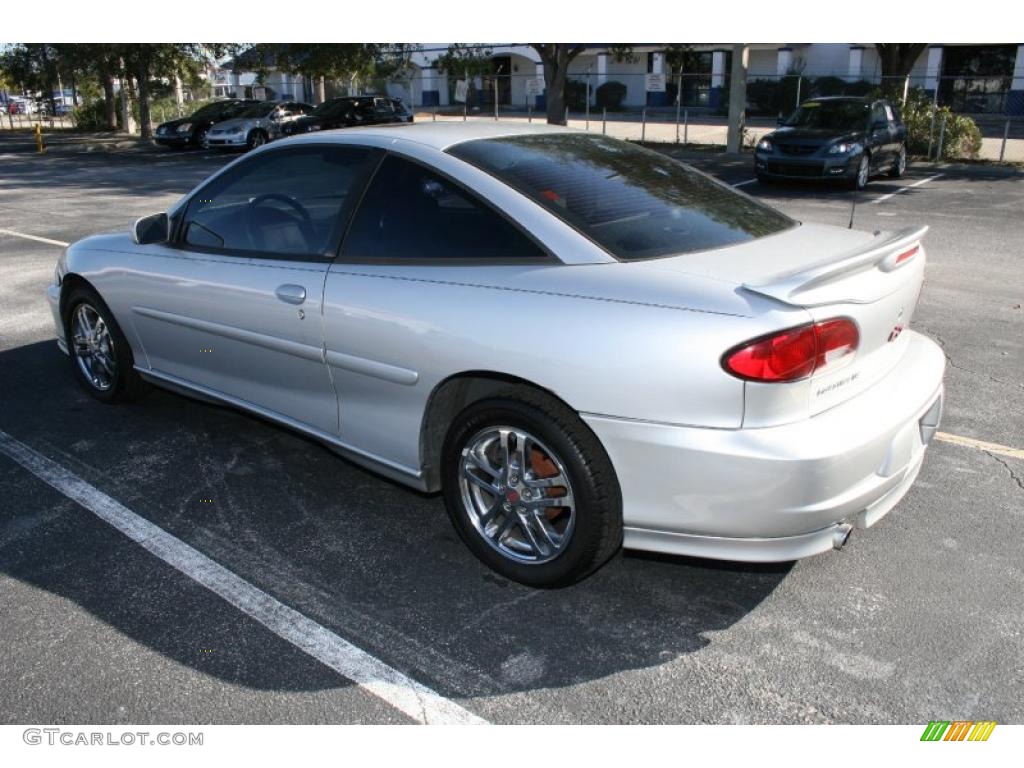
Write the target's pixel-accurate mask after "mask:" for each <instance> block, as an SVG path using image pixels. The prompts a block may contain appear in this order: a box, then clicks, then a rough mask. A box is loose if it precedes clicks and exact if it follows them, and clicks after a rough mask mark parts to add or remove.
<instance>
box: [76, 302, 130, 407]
mask: <svg viewBox="0 0 1024 768" xmlns="http://www.w3.org/2000/svg"><path fill="white" fill-rule="evenodd" d="M65 307H66V310H65V312H64V338H65V339H66V340H67V346H68V356H69V357H70V358H71V366H72V369H73V370H74V373H75V378H76V379H77V380H78V383H79V385H81V387H82V389H84V390H85V391H86V392H88V393H89V394H90V395H92V396H93V397H94V398H96V399H97V400H99V401H100V402H103V403H108V404H109V403H116V402H120V401H123V400H131V399H134V398H136V397H138V396H139V395H141V394H143V393H144V392H145V391H146V386H145V383H144V382H143V381H142V379H141V378H140V377H139V375H138V373H136V372H135V361H134V358H133V356H132V350H131V347H129V346H128V340H127V339H126V338H125V336H124V333H122V332H121V328H120V326H118V324H117V321H116V320H114V317H113V315H112V314H111V313H110V310H109V309H108V308H107V305H106V304H104V303H103V300H102V299H101V298H100V297H99V295H98V294H97V293H96V292H95V291H94V290H92V289H91V288H87V287H85V286H82V287H79V288H75V289H73V290H72V292H71V294H70V295H69V296H68V298H67V301H66V302H65Z"/></svg>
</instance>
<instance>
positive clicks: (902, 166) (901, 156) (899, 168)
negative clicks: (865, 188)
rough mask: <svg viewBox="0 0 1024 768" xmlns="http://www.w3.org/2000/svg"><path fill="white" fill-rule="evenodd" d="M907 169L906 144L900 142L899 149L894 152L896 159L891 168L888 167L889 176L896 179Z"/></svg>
mask: <svg viewBox="0 0 1024 768" xmlns="http://www.w3.org/2000/svg"><path fill="white" fill-rule="evenodd" d="M906 170H907V145H906V144H900V151H899V152H897V153H896V160H894V161H893V164H892V168H890V169H889V176H890V177H891V178H893V179H898V178H900V177H901V176H903V174H904V173H905V172H906Z"/></svg>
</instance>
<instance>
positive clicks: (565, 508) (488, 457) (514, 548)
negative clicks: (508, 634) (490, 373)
mask: <svg viewBox="0 0 1024 768" xmlns="http://www.w3.org/2000/svg"><path fill="white" fill-rule="evenodd" d="M459 488H460V490H461V496H462V505H463V508H464V511H465V513H466V515H468V517H469V520H470V522H471V523H472V524H473V528H474V529H476V531H477V533H478V534H480V536H481V537H482V538H483V540H484V541H486V542H487V544H488V545H489V546H490V547H492V548H493V549H495V550H497V551H498V552H499V553H500V554H502V555H503V556H505V557H507V558H509V559H510V560H514V561H516V562H518V563H526V564H533V565H536V564H540V563H546V562H549V561H551V560H554V559H555V558H556V557H558V555H560V554H561V553H562V552H563V551H564V550H565V548H566V547H567V546H568V544H569V541H570V539H571V538H572V532H573V528H574V527H575V524H576V502H575V500H574V497H573V492H572V485H571V484H570V483H569V475H568V473H567V472H566V470H565V465H564V464H563V463H562V460H561V459H560V458H559V457H558V456H557V455H556V454H555V453H554V451H552V450H551V449H550V448H548V447H547V446H546V445H544V444H543V443H542V442H540V440H538V439H537V438H535V437H534V436H533V435H531V434H530V433H528V432H526V431H524V430H522V429H518V428H516V427H507V426H499V427H488V428H487V429H485V430H482V431H480V432H478V433H477V434H476V435H474V436H473V438H472V439H471V440H469V442H468V443H467V444H466V446H465V447H464V448H463V449H462V460H461V466H460V469H459Z"/></svg>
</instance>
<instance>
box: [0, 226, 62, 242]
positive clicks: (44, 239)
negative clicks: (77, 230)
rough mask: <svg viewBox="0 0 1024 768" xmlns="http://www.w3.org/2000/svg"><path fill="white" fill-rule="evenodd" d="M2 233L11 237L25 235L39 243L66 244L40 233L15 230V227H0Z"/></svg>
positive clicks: (24, 236)
mask: <svg viewBox="0 0 1024 768" xmlns="http://www.w3.org/2000/svg"><path fill="white" fill-rule="evenodd" d="M0 235H10V236H11V237H23V238H25V239H26V240H35V241H36V242H39V243H47V244H49V245H60V246H66V245H67V243H65V242H64V241H62V240H51V239H50V238H48V237H39V236H38V235H26V234H25V233H24V232H15V231H14V230H13V229H0Z"/></svg>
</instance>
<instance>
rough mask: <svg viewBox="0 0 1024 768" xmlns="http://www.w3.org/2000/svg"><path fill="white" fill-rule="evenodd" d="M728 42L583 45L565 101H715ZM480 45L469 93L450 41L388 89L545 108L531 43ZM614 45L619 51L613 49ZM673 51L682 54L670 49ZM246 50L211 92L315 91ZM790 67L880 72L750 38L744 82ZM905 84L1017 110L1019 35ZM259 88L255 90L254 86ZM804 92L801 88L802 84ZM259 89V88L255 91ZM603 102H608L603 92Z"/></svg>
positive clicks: (952, 57)
mask: <svg viewBox="0 0 1024 768" xmlns="http://www.w3.org/2000/svg"><path fill="white" fill-rule="evenodd" d="M733 45H734V44H733V43H703V44H688V49H687V51H686V53H685V54H683V55H682V56H681V58H682V59H683V61H682V67H681V71H680V67H679V65H678V62H676V66H672V65H671V64H670V61H672V58H671V57H670V56H668V55H666V46H665V45H663V44H659V45H654V44H633V45H631V46H629V48H628V55H626V56H623V55H621V54H622V52H623V48H624V46H621V45H620V46H618V47H617V48H613V47H612V46H611V45H587V46H586V48H585V50H584V51H583V53H581V54H580V55H579V56H577V57H576V58H575V59H574V60H573V61H572V63H571V65H570V68H569V76H568V83H569V85H568V87H567V91H568V93H567V97H568V98H567V101H568V102H569V104H570V106H571V107H572V108H573V109H574V110H575V109H581V108H583V106H585V105H586V103H588V98H589V104H590V106H591V107H592V108H599V107H600V106H602V103H603V102H602V99H601V98H599V93H598V89H599V88H601V86H602V85H604V84H606V83H612V82H614V83H619V84H621V85H620V86H619V89H620V90H622V91H624V98H622V100H621V106H622V107H624V108H633V109H636V108H639V107H643V106H650V107H659V106H669V105H673V104H675V103H676V98H677V93H679V92H680V91H681V93H682V98H681V99H680V102H681V104H682V105H683V106H685V107H687V108H698V109H699V108H708V109H719V108H721V107H723V106H724V103H723V100H724V94H725V89H726V88H727V85H728V82H729V72H730V68H731V59H732V50H733ZM479 46H480V47H479V50H480V51H481V53H483V54H486V56H487V58H489V59H490V61H491V66H490V70H491V71H490V73H488V74H486V75H483V76H479V77H475V78H472V79H471V80H472V82H471V86H470V87H469V88H468V89H467V90H468V94H467V95H463V98H462V99H461V100H460V99H458V98H456V97H457V96H459V95H462V94H461V93H457V90H458V87H459V86H458V83H459V81H460V80H464V75H461V74H460V73H456V72H443V71H441V70H440V69H439V68H438V59H439V58H440V57H442V56H443V55H444V54H445V53H446V52H447V50H448V44H447V43H423V44H421V46H420V50H418V51H417V52H415V53H414V54H413V56H412V65H413V66H412V68H411V70H410V71H408V72H407V73H405V74H404V75H401V76H397V77H395V78H393V79H392V81H391V82H389V83H388V84H387V86H386V87H387V91H388V94H389V95H391V96H394V97H398V98H402V99H403V100H404V101H405V102H406V103H408V104H411V105H413V106H415V107H426V108H430V107H442V108H443V107H448V108H452V107H461V106H463V104H464V103H465V100H466V99H467V98H468V101H469V104H468V105H467V107H466V108H468V109H479V110H489V109H493V106H494V103H495V101H497V103H498V105H499V106H501V107H503V108H505V109H506V110H507V109H513V110H528V109H532V110H543V109H544V107H545V96H544V69H543V65H542V64H541V59H540V55H539V54H538V53H537V51H535V50H534V49H533V48H532V47H530V46H529V45H522V44H499V43H494V44H491V43H486V44H484V43H481V44H479ZM616 52H618V53H619V55H616ZM676 58H677V59H678V58H680V57H676ZM253 63H254V57H253V56H251V55H250V56H248V57H247V55H246V54H245V53H243V54H242V55H240V56H239V57H238V58H237V59H236V60H235V61H234V62H231V63H230V64H228V65H227V66H226V67H225V68H224V69H222V70H217V71H215V72H214V73H213V76H212V77H211V82H212V85H213V87H214V93H215V95H217V96H237V97H239V98H241V97H244V96H249V97H253V96H257V94H262V98H293V99H296V100H300V101H312V100H313V93H314V89H313V85H312V82H311V81H310V80H309V79H308V78H306V77H303V76H301V75H292V74H288V73H284V72H278V71H277V70H276V69H274V67H273V61H272V59H271V60H269V61H268V60H265V61H264V62H263V66H264V68H265V71H264V73H263V77H262V78H258V77H257V75H256V74H255V73H254V72H253V71H249V69H250V68H251V67H252V66H253ZM789 75H793V76H800V77H801V78H803V79H802V80H801V83H803V84H805V86H806V87H810V86H811V85H812V84H813V82H814V81H815V80H819V79H821V78H837V80H832V81H830V82H829V83H828V84H827V85H822V86H821V87H822V88H825V89H826V90H827V89H829V88H835V87H837V84H838V83H844V84H847V86H848V87H853V84H858V85H860V86H862V87H864V86H865V85H866V84H874V85H877V84H879V83H880V81H881V75H882V71H881V62H880V59H879V55H878V52H877V51H876V50H875V45H874V43H755V44H751V45H750V46H749V65H748V74H747V81H748V83H751V82H755V81H758V80H767V81H775V82H778V81H779V80H780V79H781V78H783V77H786V76H789ZM909 85H910V87H912V88H923V89H925V90H926V91H927V92H929V93H931V94H934V93H935V92H936V90H938V93H939V100H940V103H942V104H948V105H949V106H950V107H951V108H953V109H954V110H956V111H961V112H974V113H991V114H1011V115H1020V114H1024V44H1020V43H1018V44H1008V45H992V44H988V45H961V44H949V45H944V44H932V45H930V46H929V47H928V48H926V49H925V50H924V52H923V53H921V55H920V56H919V57H918V59H917V61H916V62H915V64H914V66H913V69H912V71H911V73H910V83H909ZM260 87H262V88H263V90H262V91H259V90H254V88H256V89H258V88H260ZM804 92H805V93H809V92H808V91H804ZM257 97H259V96H257ZM604 103H607V102H606V101H605V102H604Z"/></svg>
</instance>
